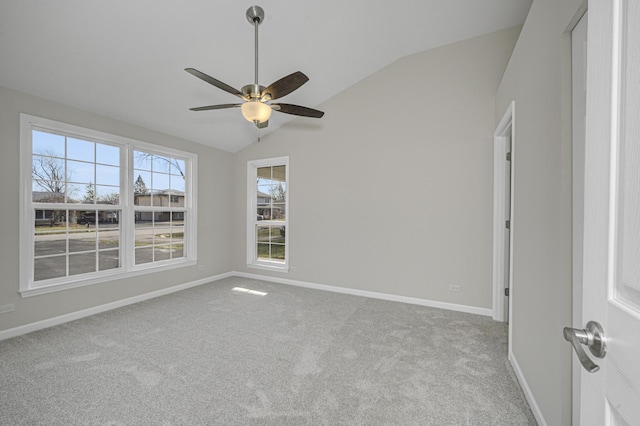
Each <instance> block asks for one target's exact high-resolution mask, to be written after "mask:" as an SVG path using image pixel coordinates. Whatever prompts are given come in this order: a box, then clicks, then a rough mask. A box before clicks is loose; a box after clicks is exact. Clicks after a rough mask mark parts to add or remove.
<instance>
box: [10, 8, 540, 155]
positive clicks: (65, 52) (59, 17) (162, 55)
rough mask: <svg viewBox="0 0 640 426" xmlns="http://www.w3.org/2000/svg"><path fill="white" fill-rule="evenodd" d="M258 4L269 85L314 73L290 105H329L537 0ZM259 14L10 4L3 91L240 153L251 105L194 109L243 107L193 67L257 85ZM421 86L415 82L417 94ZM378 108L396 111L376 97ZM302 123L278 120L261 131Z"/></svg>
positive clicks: (250, 131)
mask: <svg viewBox="0 0 640 426" xmlns="http://www.w3.org/2000/svg"><path fill="white" fill-rule="evenodd" d="M257 4H258V5H259V6H261V7H262V8H263V9H264V10H265V19H264V22H263V24H262V25H260V75H259V80H260V84H262V85H264V86H267V85H269V84H270V83H272V82H273V81H275V80H277V79H279V78H281V77H283V76H285V75H287V74H290V73H292V72H294V71H298V70H299V71H302V72H304V73H305V74H306V75H307V76H309V78H310V81H309V82H307V83H306V84H305V85H304V86H302V87H301V88H300V89H298V90H297V91H296V92H294V93H292V94H290V95H288V96H287V97H286V98H283V99H282V101H283V102H287V103H293V104H299V105H304V106H308V107H317V106H318V105H319V104H321V103H322V102H323V101H325V100H327V99H329V98H331V97H332V96H334V95H336V94H337V93H339V92H341V91H342V90H344V89H346V88H347V87H349V86H351V85H353V84H354V83H356V82H358V81H359V80H361V79H363V78H365V77H367V76H368V75H370V74H372V73H374V72H376V71H377V70H379V69H380V68H382V67H384V66H386V65H388V64H390V63H391V62H393V61H395V60H397V59H398V58H401V57H403V56H406V55H409V54H413V53H417V52H422V51H425V50H428V49H431V48H434V47H438V46H442V45H446V44H449V43H453V42H456V41H460V40H464V39H468V38H471V37H475V36H479V35H482V34H486V33H490V32H493V31H497V30H500V29H504V28H509V27H512V26H515V25H520V24H522V23H523V22H524V20H525V18H526V14H527V12H528V10H529V6H530V4H531V0H455V1H442V0H394V1H371V0H368V1H364V0H349V1H336V0H328V1H327V0H325V1H318V0H313V1H285V0H260V2H259V3H257ZM249 6H252V3H242V2H238V1H237V0H208V1H204V0H184V1H157V0H135V1H131V0H129V1H123V0H113V1H106V2H105V1H103V2H98V1H94V0H57V1H50V0H20V1H15V0H0V85H1V86H5V87H8V88H12V89H16V90H20V91H23V92H26V93H30V94H33V95H36V96H39V97H43V98H46V99H50V100H54V101H58V102H61V103H64V104H67V105H71V106H75V107H78V108H81V109H84V110H88V111H92V112H95V113H98V114H101V115H104V116H108V117H112V118H115V119H118V120H122V121H126V122H129V123H133V124H137V125H141V126H144V127H147V128H150V129H154V130H157V131H160V132H164V133H167V134H170V135H174V136H177V137H180V138H184V139H188V140H191V141H194V142H198V143H201V144H205V145H209V146H213V147H217V148H220V149H223V150H226V151H230V152H235V151H238V150H240V149H242V148H243V147H245V146H247V145H249V144H251V143H253V142H254V141H255V140H256V129H255V127H254V126H253V125H252V124H251V123H249V122H247V121H246V120H244V118H243V117H242V115H241V113H240V110H239V109H229V110H218V111H203V112H192V111H189V110H188V109H189V108H190V107H196V106H202V105H210V104H217V103H234V102H236V101H239V100H238V99H237V98H235V97H234V96H232V95H230V94H228V93H225V92H223V91H221V90H218V89H216V88H215V87H213V86H210V85H208V84H206V83H204V82H203V81H201V80H198V79H196V78H194V77H193V76H191V75H189V74H188V73H186V72H185V71H184V68H187V67H193V68H197V69H198V70H200V71H202V72H204V73H207V74H209V75H211V76H213V77H215V78H217V79H218V80H221V81H223V82H225V83H227V84H229V85H231V86H233V87H235V88H238V89H240V88H241V87H242V86H244V85H246V84H250V83H253V78H254V77H253V70H254V68H253V60H254V50H253V49H254V46H253V43H254V32H253V27H252V26H251V25H250V24H249V23H248V21H247V19H246V18H245V11H246V9H247V8H248V7H249ZM425 78H429V76H428V73H427V72H425ZM415 84H420V82H407V96H411V86H412V85H415ZM367 101H368V102H371V101H379V102H380V104H381V106H384V100H383V99H379V100H377V99H375V94H372V99H370V100H367ZM326 114H331V111H326ZM293 118H294V117H293V116H290V115H285V114H279V113H274V114H273V115H272V118H271V120H270V124H269V127H268V128H267V129H264V130H261V131H260V132H261V134H265V133H266V132H271V131H274V130H275V129H277V128H278V127H279V126H282V125H283V124H284V123H286V122H287V121H289V120H291V119H293ZM300 120H309V125H310V126H311V125H313V126H317V125H321V124H318V123H317V122H315V119H309V118H301V119H300ZM312 121H313V123H311V122H312ZM149 142H153V141H149Z"/></svg>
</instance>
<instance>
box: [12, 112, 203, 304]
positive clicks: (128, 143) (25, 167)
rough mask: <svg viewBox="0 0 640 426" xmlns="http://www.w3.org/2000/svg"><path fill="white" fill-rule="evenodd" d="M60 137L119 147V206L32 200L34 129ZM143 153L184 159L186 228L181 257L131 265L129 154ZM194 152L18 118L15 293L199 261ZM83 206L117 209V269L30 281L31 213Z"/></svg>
mask: <svg viewBox="0 0 640 426" xmlns="http://www.w3.org/2000/svg"><path fill="white" fill-rule="evenodd" d="M34 130H38V131H43V132H47V133H54V134H61V135H63V136H66V137H72V138H78V139H81V140H87V141H91V142H95V143H100V144H107V145H112V146H118V147H120V162H119V167H120V204H119V205H118V206H117V207H116V208H106V206H109V205H105V207H103V206H102V205H101V204H97V203H94V204H75V203H58V204H55V203H38V202H34V201H32V200H33V198H32V190H33V189H32V188H33V186H32V185H33V184H32V161H33V160H32V156H33V152H32V150H33V145H32V135H33V131H34ZM134 151H145V152H150V153H153V154H159V155H164V156H171V157H174V158H179V159H181V160H184V161H185V175H186V179H185V195H187V197H186V203H185V209H186V211H185V221H186V223H187V226H186V227H185V228H186V229H185V233H184V240H185V241H184V252H185V256H184V257H182V258H176V259H171V260H166V261H164V260H163V261H158V262H150V263H144V264H140V265H135V259H134V255H135V247H134V241H135V223H134V211H135V209H136V206H135V205H134V202H133V197H134V191H133V183H134V180H133V178H132V176H133V164H134V162H133V152H134ZM197 159H198V157H197V154H194V153H189V152H185V151H180V150H176V149H173V148H167V147H164V146H160V145H155V144H150V143H147V142H142V141H138V140H134V139H129V138H125V137H122V136H116V135H112V134H109V133H105V132H100V131H97V130H92V129H88V128H84V127H80V126H75V125H72V124H67V123H62V122H58V121H54V120H49V119H46V118H41V117H37V116H33V115H29V114H24V113H21V114H20V176H21V179H20V225H19V234H20V248H19V253H20V261H19V264H20V265H19V267H20V280H19V281H20V283H19V291H20V294H21V295H22V297H29V296H35V295H38V294H45V293H51V292H55V291H60V290H65V289H69V288H76V287H82V286H86V285H91V284H96V283H101V282H105V281H112V280H115V279H123V278H128V277H132V276H137V275H141V274H148V273H152V272H159V271H163V270H169V269H175V268H180V267H185V266H191V265H195V264H196V263H197V215H196V212H197V191H196V189H197V185H196V180H197V179H196V176H197ZM84 206H87V207H88V206H91V207H90V208H86V210H96V211H98V210H118V211H120V218H119V223H120V230H119V232H120V242H119V250H120V266H119V267H118V268H115V269H109V270H104V271H95V272H90V273H84V274H78V275H71V276H65V277H60V278H52V279H47V280H41V281H35V280H34V259H35V248H34V241H35V236H34V227H35V216H36V212H35V210H36V209H38V210H49V209H50V207H52V208H53V209H58V208H61V209H65V210H85V208H83V207H84Z"/></svg>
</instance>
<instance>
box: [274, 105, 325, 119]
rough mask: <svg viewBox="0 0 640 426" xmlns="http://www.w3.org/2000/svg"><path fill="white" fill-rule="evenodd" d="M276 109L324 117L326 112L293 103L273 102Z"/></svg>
mask: <svg viewBox="0 0 640 426" xmlns="http://www.w3.org/2000/svg"><path fill="white" fill-rule="evenodd" d="M271 108H273V110H274V111H279V112H284V113H285V114H292V115H299V116H301V117H311V118H322V116H323V115H324V112H322V111H318V110H317V109H312V108H307V107H303V106H300V105H291V104H271Z"/></svg>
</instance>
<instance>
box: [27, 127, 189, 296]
mask: <svg viewBox="0 0 640 426" xmlns="http://www.w3.org/2000/svg"><path fill="white" fill-rule="evenodd" d="M21 130H22V132H21V167H22V169H21V170H22V180H21V181H22V185H23V190H22V191H21V197H22V200H21V216H20V217H21V225H20V232H21V239H20V242H21V248H20V250H21V251H20V254H21V261H20V262H21V265H20V267H21V274H20V275H21V280H20V290H21V292H22V294H23V295H32V294H40V293H45V292H49V291H54V290H59V289H63V288H69V287H77V286H80V285H85V284H92V283H95V282H100V281H105V280H108V279H114V278H115V277H122V276H127V275H135V274H137V273H142V272H144V271H150V270H151V269H154V270H157V268H173V267H177V266H183V265H185V264H193V263H195V259H196V253H195V222H194V221H193V215H194V213H193V211H194V201H195V194H194V191H193V183H192V182H191V180H190V179H191V176H192V174H193V170H194V168H195V162H196V156H195V155H193V154H189V153H185V152H179V151H175V150H171V149H167V148H162V147H158V146H154V145H150V144H146V143H143V142H139V141H134V140H130V139H125V138H121V137H117V136H113V135H109V134H105V133H101V132H96V131H92V130H89V129H83V128H80V127H76V126H71V125H67V124H63V123H58V122H55V121H51V120H46V119H42V118H39V117H33V116H29V115H26V114H22V115H21ZM127 165H128V166H127Z"/></svg>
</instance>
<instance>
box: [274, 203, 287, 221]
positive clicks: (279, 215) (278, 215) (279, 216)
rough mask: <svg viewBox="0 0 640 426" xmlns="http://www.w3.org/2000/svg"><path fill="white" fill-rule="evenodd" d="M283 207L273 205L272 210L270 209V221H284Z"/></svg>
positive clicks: (282, 205) (281, 205)
mask: <svg viewBox="0 0 640 426" xmlns="http://www.w3.org/2000/svg"><path fill="white" fill-rule="evenodd" d="M285 213H286V212H285V205H284V204H273V208H272V209H271V220H279V221H284V220H285V216H286V214H285Z"/></svg>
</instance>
